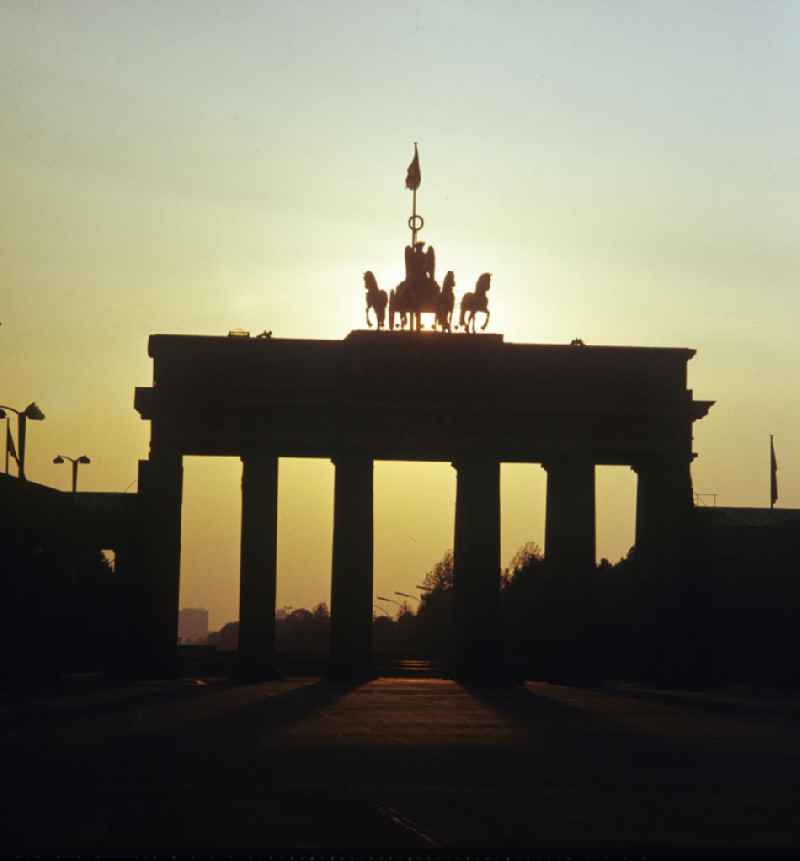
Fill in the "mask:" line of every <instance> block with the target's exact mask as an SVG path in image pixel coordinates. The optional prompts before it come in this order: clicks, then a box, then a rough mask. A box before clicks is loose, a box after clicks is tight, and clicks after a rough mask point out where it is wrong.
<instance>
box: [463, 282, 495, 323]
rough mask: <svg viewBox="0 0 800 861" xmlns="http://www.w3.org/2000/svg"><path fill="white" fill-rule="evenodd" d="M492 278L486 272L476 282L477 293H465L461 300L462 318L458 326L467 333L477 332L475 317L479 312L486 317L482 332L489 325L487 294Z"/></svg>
mask: <svg viewBox="0 0 800 861" xmlns="http://www.w3.org/2000/svg"><path fill="white" fill-rule="evenodd" d="M491 278H492V275H491V273H490V272H484V273H483V275H481V276H480V278H478V280H477V281H476V282H475V291H474V292H473V293H465V294H464V296H463V297H462V298H461V316H460V317H459V320H458V326H461V328H462V329H464V331H465V332H473V333H474V332H475V315H476V314H477V313H478V312H480V313H482V314H485V315H486V319H485V320H484V321H483V325H482V326H481V331H483V330H484V329H485V328H486V327H487V326H488V325H489V316H490V315H489V298H488V296H487V295H486V294H487V293H488V291H489V287H490V286H491ZM458 326H456V329H457V328H458Z"/></svg>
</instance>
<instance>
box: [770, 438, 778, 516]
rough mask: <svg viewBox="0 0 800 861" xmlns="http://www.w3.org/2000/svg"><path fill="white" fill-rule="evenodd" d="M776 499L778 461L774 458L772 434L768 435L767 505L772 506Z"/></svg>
mask: <svg viewBox="0 0 800 861" xmlns="http://www.w3.org/2000/svg"><path fill="white" fill-rule="evenodd" d="M777 501H778V461H777V460H776V459H775V445H774V443H773V441H772V434H770V437H769V507H770V508H774V507H775V503H776V502H777Z"/></svg>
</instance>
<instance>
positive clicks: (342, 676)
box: [325, 663, 378, 685]
mask: <svg viewBox="0 0 800 861" xmlns="http://www.w3.org/2000/svg"><path fill="white" fill-rule="evenodd" d="M377 678H378V671H377V670H376V668H375V666H374V665H373V664H371V663H369V664H356V665H353V664H346V665H345V664H330V665H329V666H328V669H327V671H326V672H325V679H326V681H329V682H332V683H333V684H337V685H361V684H364V683H365V682H370V681H372V680H373V679H377Z"/></svg>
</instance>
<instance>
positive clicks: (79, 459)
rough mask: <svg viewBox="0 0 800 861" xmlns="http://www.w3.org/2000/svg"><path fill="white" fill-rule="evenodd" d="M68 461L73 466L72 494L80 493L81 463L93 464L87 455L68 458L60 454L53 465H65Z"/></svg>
mask: <svg viewBox="0 0 800 861" xmlns="http://www.w3.org/2000/svg"><path fill="white" fill-rule="evenodd" d="M65 460H68V461H69V462H70V463H71V464H72V492H73V493H77V492H78V465H79V464H81V463H91V461H90V460H89V458H88V457H86V455H85V454H82V455H81V456H80V457H67V455H65V454H58V455H56V456H55V457H54V458H53V463H64V461H65Z"/></svg>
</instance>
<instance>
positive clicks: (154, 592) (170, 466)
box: [131, 452, 183, 676]
mask: <svg viewBox="0 0 800 861" xmlns="http://www.w3.org/2000/svg"><path fill="white" fill-rule="evenodd" d="M182 493H183V463H182V458H181V455H180V454H178V453H175V452H154V453H153V454H151V456H150V459H149V460H141V461H139V494H140V506H141V507H140V522H141V536H140V547H139V549H138V552H137V553H136V558H137V562H138V565H137V568H138V571H137V572H136V575H135V577H136V581H137V589H136V591H137V593H138V595H137V599H138V600H137V601H136V603H137V605H138V607H137V610H138V612H137V614H136V615H137V617H138V618H137V619H136V620H135V622H134V625H135V627H136V629H137V630H138V636H137V637H136V638H135V639H136V640H138V643H136V648H135V651H133V652H132V653H131V661H132V663H133V664H135V665H136V666H135V671H136V672H137V673H140V674H145V675H153V676H173V675H176V674H177V673H178V671H179V667H178V660H177V646H178V602H179V589H180V568H181V502H182Z"/></svg>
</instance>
